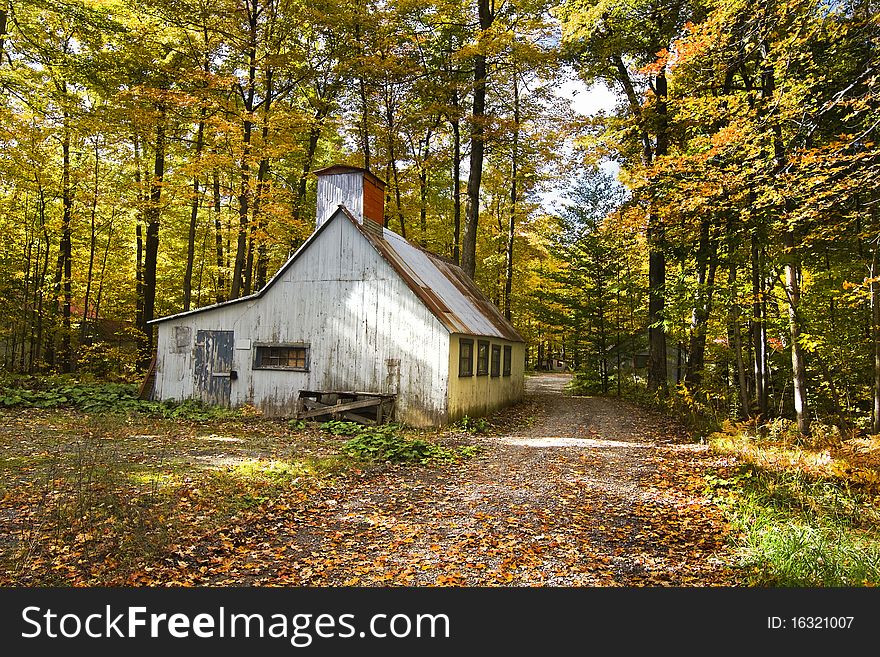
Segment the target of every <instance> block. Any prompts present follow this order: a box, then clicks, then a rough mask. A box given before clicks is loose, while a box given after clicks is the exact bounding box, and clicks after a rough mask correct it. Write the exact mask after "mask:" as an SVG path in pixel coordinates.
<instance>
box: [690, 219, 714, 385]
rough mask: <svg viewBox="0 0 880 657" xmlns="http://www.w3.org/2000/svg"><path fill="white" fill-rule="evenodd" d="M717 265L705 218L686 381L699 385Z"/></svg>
mask: <svg viewBox="0 0 880 657" xmlns="http://www.w3.org/2000/svg"><path fill="white" fill-rule="evenodd" d="M717 266H718V248H717V245H716V243H715V241H714V240H713V239H712V236H711V232H710V221H709V219H708V218H704V219H703V221H702V222H701V225H700V243H699V246H698V247H697V286H698V287H697V295H696V296H697V298H696V303H695V304H694V308H693V316H692V317H693V319H692V322H691V324H692V326H691V335H690V341H689V344H688V352H687V353H688V361H687V369H686V371H685V376H684V380H685V384H687V386H688V387H689V388H694V389H696V388H698V387H699V386H700V383H701V382H702V380H703V368H704V367H705V360H706V335H707V332H708V325H709V315H710V314H711V312H712V296H713V291H714V289H715V270H716V268H717Z"/></svg>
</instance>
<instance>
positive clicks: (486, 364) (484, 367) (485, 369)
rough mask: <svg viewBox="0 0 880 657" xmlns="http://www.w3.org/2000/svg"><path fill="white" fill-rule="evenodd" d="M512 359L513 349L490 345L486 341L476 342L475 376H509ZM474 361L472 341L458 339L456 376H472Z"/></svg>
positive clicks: (506, 346) (507, 346)
mask: <svg viewBox="0 0 880 657" xmlns="http://www.w3.org/2000/svg"><path fill="white" fill-rule="evenodd" d="M502 353H503V354H504V360H503V361H502V358H501V355H502ZM512 357H513V349H512V347H510V346H509V345H505V346H504V347H502V346H501V345H500V344H490V342H489V341H488V340H477V350H476V361H477V376H486V375H489V376H510V361H511V359H512ZM474 360H475V359H474V341H473V340H471V339H470V338H459V340H458V375H459V376H473V375H474Z"/></svg>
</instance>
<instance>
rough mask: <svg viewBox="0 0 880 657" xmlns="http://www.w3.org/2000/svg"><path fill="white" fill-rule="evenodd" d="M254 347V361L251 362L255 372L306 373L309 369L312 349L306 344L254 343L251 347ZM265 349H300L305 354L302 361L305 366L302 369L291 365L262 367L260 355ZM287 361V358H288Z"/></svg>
mask: <svg viewBox="0 0 880 657" xmlns="http://www.w3.org/2000/svg"><path fill="white" fill-rule="evenodd" d="M253 347H254V360H253V369H255V370H275V371H281V372H308V371H309V368H310V367H311V356H312V349H311V345H310V344H309V343H307V342H256V343H254V345H253ZM267 349H288V350H290V349H301V350H303V351H304V352H305V353H304V355H303V360H304V362H305V365H304V366H303V367H297V366H291V365H263V363H262V354H263V353H264V352H263V350H267ZM288 360H289V356H288Z"/></svg>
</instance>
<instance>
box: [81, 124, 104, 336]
mask: <svg viewBox="0 0 880 657" xmlns="http://www.w3.org/2000/svg"><path fill="white" fill-rule="evenodd" d="M99 157H100V153H99V149H98V138H97V137H96V138H95V168H94V177H95V185H94V187H93V188H92V212H91V217H90V226H89V228H90V231H89V233H90V234H89V268H88V272H87V274H86V294H85V298H84V299H83V314H82V322H81V323H80V326H79V336H80V337H79V341H80V344H85V342H86V339H87V335H86V334H87V331H88V324H89V304H90V303H91V300H92V298H91V297H92V277H93V275H94V271H95V249H96V248H97V246H98V229H97V225H96V222H97V214H98V166H99V163H100V159H99Z"/></svg>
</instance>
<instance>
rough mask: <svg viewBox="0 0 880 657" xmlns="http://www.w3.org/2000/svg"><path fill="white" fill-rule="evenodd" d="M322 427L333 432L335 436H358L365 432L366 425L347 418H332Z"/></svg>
mask: <svg viewBox="0 0 880 657" xmlns="http://www.w3.org/2000/svg"><path fill="white" fill-rule="evenodd" d="M321 429H323V430H324V431H328V432H330V433H332V434H333V435H334V436H356V435H358V434H359V433H361V432H363V430H364V426H363V425H362V424H358V423H357V422H347V421H345V420H330V421H328V422H324V423H323V424H322V425H321Z"/></svg>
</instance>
